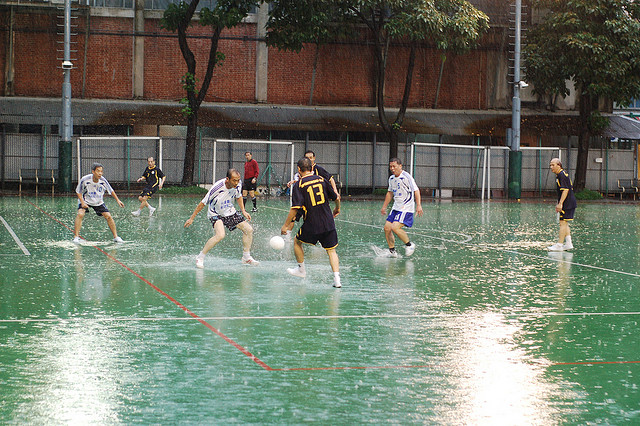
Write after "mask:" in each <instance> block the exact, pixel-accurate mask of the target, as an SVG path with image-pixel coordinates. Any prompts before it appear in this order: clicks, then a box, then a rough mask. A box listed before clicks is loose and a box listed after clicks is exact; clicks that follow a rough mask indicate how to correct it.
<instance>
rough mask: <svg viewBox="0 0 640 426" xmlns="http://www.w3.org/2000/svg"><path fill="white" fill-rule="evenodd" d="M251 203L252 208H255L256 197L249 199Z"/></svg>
mask: <svg viewBox="0 0 640 426" xmlns="http://www.w3.org/2000/svg"><path fill="white" fill-rule="evenodd" d="M251 201H253V207H255V206H256V197H253V198H252V199H251Z"/></svg>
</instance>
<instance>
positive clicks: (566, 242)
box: [564, 235, 571, 244]
mask: <svg viewBox="0 0 640 426" xmlns="http://www.w3.org/2000/svg"><path fill="white" fill-rule="evenodd" d="M564 243H565V244H571V235H567V236H566V237H564Z"/></svg>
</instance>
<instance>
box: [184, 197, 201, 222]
mask: <svg viewBox="0 0 640 426" xmlns="http://www.w3.org/2000/svg"><path fill="white" fill-rule="evenodd" d="M203 208H204V204H202V202H199V203H198V205H197V206H196V209H195V210H194V211H193V213H192V214H191V217H190V218H189V219H187V221H186V222H185V223H184V227H185V228H188V227H190V226H191V224H192V223H193V219H195V218H196V216H197V215H198V213H200V211H201V210H202V209H203Z"/></svg>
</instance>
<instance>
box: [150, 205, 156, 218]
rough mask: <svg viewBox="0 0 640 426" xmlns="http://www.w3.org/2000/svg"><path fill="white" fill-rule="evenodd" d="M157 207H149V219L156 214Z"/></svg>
mask: <svg viewBox="0 0 640 426" xmlns="http://www.w3.org/2000/svg"><path fill="white" fill-rule="evenodd" d="M155 211H156V209H155V207H149V217H151V216H153V212H155Z"/></svg>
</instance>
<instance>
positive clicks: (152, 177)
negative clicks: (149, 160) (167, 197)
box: [142, 167, 164, 188]
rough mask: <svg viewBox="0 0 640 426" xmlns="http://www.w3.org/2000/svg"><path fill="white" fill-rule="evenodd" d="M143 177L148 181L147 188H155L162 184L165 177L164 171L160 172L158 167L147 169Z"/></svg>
mask: <svg viewBox="0 0 640 426" xmlns="http://www.w3.org/2000/svg"><path fill="white" fill-rule="evenodd" d="M142 177H143V178H145V179H146V180H147V186H150V187H152V188H153V187H154V186H157V185H158V183H159V182H160V179H162V178H163V177H164V173H162V170H160V169H159V168H158V167H154V168H153V169H150V168H149V167H147V168H146V169H144V173H143V174H142Z"/></svg>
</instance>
